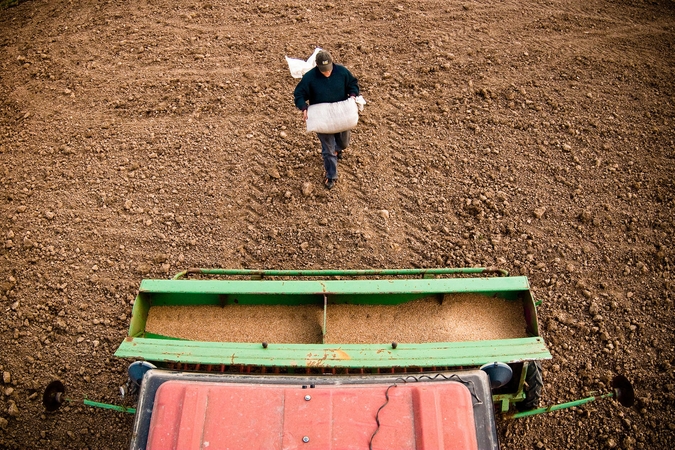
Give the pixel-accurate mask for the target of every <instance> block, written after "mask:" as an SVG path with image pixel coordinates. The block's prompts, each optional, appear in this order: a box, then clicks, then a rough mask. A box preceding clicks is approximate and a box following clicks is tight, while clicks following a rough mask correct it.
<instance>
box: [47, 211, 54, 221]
mask: <svg viewBox="0 0 675 450" xmlns="http://www.w3.org/2000/svg"><path fill="white" fill-rule="evenodd" d="M55 215H56V214H54V213H53V212H51V211H47V212H45V217H46V218H47V219H48V220H53V219H54V216H55Z"/></svg>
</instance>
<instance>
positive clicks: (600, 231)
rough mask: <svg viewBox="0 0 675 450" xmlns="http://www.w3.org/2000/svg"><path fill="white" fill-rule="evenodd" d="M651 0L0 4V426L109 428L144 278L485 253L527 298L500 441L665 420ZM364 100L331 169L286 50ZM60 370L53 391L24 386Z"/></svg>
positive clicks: (668, 270)
mask: <svg viewBox="0 0 675 450" xmlns="http://www.w3.org/2000/svg"><path fill="white" fill-rule="evenodd" d="M674 19H675V3H674V2H673V1H672V0H654V1H640V0H634V1H629V0H618V1H606V0H605V1H603V0H565V1H562V0H549V1H544V0H534V1H529V2H523V1H515V0H503V1H497V0H484V1H463V2H453V1H437V0H425V1H419V2H412V1H389V0H382V1H377V2H375V1H369V0H365V1H363V0H361V1H352V0H346V1H340V2H329V1H303V2H300V1H293V0H290V1H285V2H277V1H273V0H269V1H257V0H250V1H249V0H246V1H233V0H210V1H193V0H187V1H181V2H175V1H173V2H169V1H166V0H142V1H139V2H122V1H116V0H112V1H108V0H100V1H94V0H82V1H76V2H70V1H64V0H53V1H38V0H31V1H22V2H19V3H18V5H16V6H12V7H9V8H6V9H2V10H0V233H1V234H2V240H1V245H0V247H1V248H0V291H1V292H0V305H1V306H2V311H3V312H2V319H1V320H0V366H1V370H0V371H1V372H2V373H3V379H2V386H1V388H2V392H1V393H0V448H8V449H64V448H68V449H70V448H73V449H82V448H89V449H125V448H127V447H128V445H129V441H130V437H131V425H132V416H131V415H129V414H124V413H119V412H115V411H108V410H101V409H92V408H89V407H85V406H83V405H82V404H81V399H82V398H84V397H85V396H86V397H87V398H90V399H92V400H96V401H101V402H109V403H115V404H122V403H124V402H125V401H129V399H121V398H120V396H119V394H118V387H119V386H120V385H121V384H123V383H124V382H125V380H126V367H127V365H128V363H129V361H122V360H119V359H117V358H115V357H114V356H113V353H114V351H115V349H116V347H117V345H118V344H119V343H120V342H121V340H122V339H123V338H124V336H125V334H126V328H127V326H128V322H129V316H130V312H131V309H130V308H131V305H130V303H131V301H132V300H133V299H134V297H135V294H136V292H137V289H138V286H139V283H140V281H141V279H143V278H149V277H155V278H158V277H159V278H166V277H169V276H171V275H173V274H174V273H176V272H178V271H180V270H183V269H185V268H187V267H227V268H274V269H304V268H312V269H319V268H324V269H328V268H335V269H346V268H408V267H441V266H450V267H465V266H498V267H500V268H503V269H507V270H509V271H510V273H511V274H514V275H517V274H519V275H527V276H528V277H529V280H530V283H531V285H532V290H533V293H534V295H535V296H536V297H537V299H539V300H542V302H543V303H542V305H541V306H540V307H539V319H540V322H541V333H542V335H543V337H544V338H545V340H546V342H547V343H548V345H549V347H550V349H551V352H552V354H553V359H552V360H550V361H545V362H544V364H543V367H544V380H545V387H544V391H543V397H542V404H543V405H550V404H554V403H559V402H564V401H570V400H574V399H577V398H581V397H585V396H588V395H590V394H591V393H604V392H607V391H608V390H609V381H610V380H611V378H612V377H613V376H614V375H616V374H618V373H620V374H623V375H625V376H627V377H628V378H629V379H630V380H631V381H632V382H633V383H634V386H635V389H636V396H637V403H636V405H635V406H633V407H631V408H623V407H621V406H619V405H618V404H617V403H616V402H614V401H613V400H611V399H604V400H599V401H596V402H592V403H588V404H586V405H584V406H581V407H578V408H574V409H566V410H562V411H557V412H554V413H550V414H546V415H539V416H533V417H530V418H526V419H519V420H514V421H508V420H505V419H499V420H498V426H499V433H500V439H501V445H502V448H504V449H568V448H578V449H599V448H600V449H603V448H621V449H634V448H636V449H640V448H649V449H669V448H673V447H675V425H674V424H673V420H672V418H673V417H674V416H675V372H674V369H673V364H675V360H674V358H675V351H674V346H673V341H674V338H673V336H674V328H675V312H674V310H673V263H674V259H675V252H674V245H673V233H674V231H675V223H674V221H675V215H674V212H673V206H674V195H675V186H674V180H675V170H674V169H675V144H674V138H675V132H674V130H673V124H674V123H675V86H674V81H673V80H675V57H674V55H675V20H674ZM316 47H322V48H325V49H327V50H329V51H331V52H332V53H333V56H334V58H335V60H336V62H338V63H340V64H344V65H345V66H347V67H348V68H349V69H350V70H351V71H352V73H353V74H354V75H355V76H356V77H357V78H358V79H359V82H360V86H361V89H362V94H363V96H364V98H365V99H366V101H367V102H368V104H367V105H366V107H365V110H364V111H363V114H362V116H361V119H360V123H359V125H358V127H357V128H356V129H355V130H354V132H353V135H352V145H351V147H350V148H349V149H348V150H347V151H346V152H345V159H344V160H343V161H341V162H340V167H339V170H340V181H339V183H338V184H337V186H336V187H335V188H334V189H333V190H331V191H327V190H325V189H324V187H323V186H322V184H321V178H322V164H321V158H320V153H319V142H318V139H317V138H316V136H313V135H308V134H306V133H305V131H304V124H303V122H302V120H301V115H300V113H299V112H298V111H297V110H295V109H294V105H293V102H292V91H293V88H294V87H295V84H296V83H297V80H296V79H293V78H292V77H291V76H290V73H289V70H288V66H287V64H286V61H285V59H284V57H285V56H288V57H291V58H298V59H306V58H308V57H309V55H311V54H312V52H313V51H314V49H315V48H316ZM53 379H61V380H63V381H64V382H65V384H66V386H67V388H68V396H69V398H71V399H72V402H70V403H68V404H67V405H65V406H64V407H63V408H62V409H60V410H59V411H58V412H56V413H50V414H48V413H45V412H44V410H43V408H42V405H41V401H40V400H41V394H42V389H43V388H44V386H46V384H47V383H48V382H49V381H51V380H53Z"/></svg>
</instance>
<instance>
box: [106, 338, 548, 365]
mask: <svg viewBox="0 0 675 450" xmlns="http://www.w3.org/2000/svg"><path fill="white" fill-rule="evenodd" d="M115 356H117V357H120V358H140V359H146V360H148V361H154V362H163V363H167V362H173V363H181V364H213V365H219V364H224V365H227V366H231V365H243V366H267V367H292V368H306V367H317V368H320V367H325V368H350V369H354V368H363V367H367V368H392V367H413V368H415V367H430V366H437V367H475V366H481V365H483V364H488V363H492V362H495V361H500V362H504V363H511V362H519V361H523V360H535V359H550V358H551V354H550V353H549V351H548V349H547V348H546V345H545V344H544V340H543V339H542V338H541V337H529V338H518V339H504V340H493V341H467V342H434V343H424V344H398V345H397V347H396V348H395V349H394V348H392V346H391V345H384V344H370V345H361V344H340V345H328V344H309V345H308V344H268V346H267V348H264V347H263V346H262V345H261V344H248V343H229V342H227V343H226V342H198V341H179V340H165V339H150V338H132V337H128V338H127V339H126V340H125V341H124V342H122V345H120V347H119V348H118V350H117V352H116V353H115Z"/></svg>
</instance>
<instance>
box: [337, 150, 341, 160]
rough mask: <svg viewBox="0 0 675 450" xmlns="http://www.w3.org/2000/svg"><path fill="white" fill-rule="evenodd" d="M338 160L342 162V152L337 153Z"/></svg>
mask: <svg viewBox="0 0 675 450" xmlns="http://www.w3.org/2000/svg"><path fill="white" fill-rule="evenodd" d="M337 159H338V160H342V152H337Z"/></svg>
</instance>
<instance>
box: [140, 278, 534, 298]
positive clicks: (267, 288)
mask: <svg viewBox="0 0 675 450" xmlns="http://www.w3.org/2000/svg"><path fill="white" fill-rule="evenodd" d="M529 288H530V285H529V282H528V280H527V277H506V278H434V279H391V280H258V281H256V280H143V281H142V282H141V286H140V292H154V293H160V292H163V293H175V294H183V295H185V294H199V295H203V294H228V295H237V294H267V295H269V294H284V295H289V294H296V295H297V294H324V293H326V294H342V295H345V294H351V295H354V294H410V293H470V292H475V293H492V292H508V291H522V290H529Z"/></svg>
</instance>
